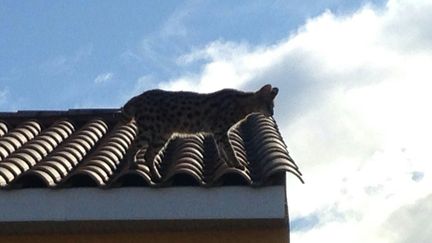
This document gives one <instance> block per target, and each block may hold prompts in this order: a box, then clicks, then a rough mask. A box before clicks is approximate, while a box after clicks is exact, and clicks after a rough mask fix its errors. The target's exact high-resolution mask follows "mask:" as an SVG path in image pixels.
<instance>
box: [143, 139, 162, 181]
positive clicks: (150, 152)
mask: <svg viewBox="0 0 432 243" xmlns="http://www.w3.org/2000/svg"><path fill="white" fill-rule="evenodd" d="M164 145H165V142H163V141H157V142H151V143H150V144H149V146H148V148H147V151H146V153H145V155H144V159H145V163H146V165H147V166H148V167H149V169H150V172H151V174H152V176H153V178H155V179H157V180H159V179H161V178H162V176H161V175H160V173H159V171H158V169H157V168H156V161H155V159H156V156H157V155H158V153H159V151H160V150H161V149H162V148H163V146H164Z"/></svg>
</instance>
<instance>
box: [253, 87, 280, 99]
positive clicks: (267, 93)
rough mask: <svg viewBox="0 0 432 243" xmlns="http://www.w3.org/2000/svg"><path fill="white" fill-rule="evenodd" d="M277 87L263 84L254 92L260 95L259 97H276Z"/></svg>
mask: <svg viewBox="0 0 432 243" xmlns="http://www.w3.org/2000/svg"><path fill="white" fill-rule="evenodd" d="M278 92H279V89H278V88H276V87H275V88H272V86H271V85H270V84H266V85H264V86H263V87H262V88H261V89H260V90H258V91H257V92H256V93H257V94H258V95H260V96H261V97H270V98H271V99H272V100H273V99H274V98H275V97H276V95H277V94H278Z"/></svg>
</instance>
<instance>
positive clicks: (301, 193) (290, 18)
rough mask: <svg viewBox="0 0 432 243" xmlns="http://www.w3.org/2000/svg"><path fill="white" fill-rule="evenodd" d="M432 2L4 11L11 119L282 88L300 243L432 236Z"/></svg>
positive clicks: (96, 5)
mask: <svg viewBox="0 0 432 243" xmlns="http://www.w3.org/2000/svg"><path fill="white" fill-rule="evenodd" d="M430 26H432V2H431V1H430V0H389V1H384V0H382V1H381V0H377V1H344V0H322V1H312V0H307V1H297V0H289V1H288V0H287V1H284V0H278V1H243V2H241V3H239V4H238V5H233V3H232V2H231V1H222V2H221V1H205V2H201V1H182V2H181V1H163V3H159V2H156V1H155V2H154V3H152V2H144V1H127V5H126V4H125V2H111V1H93V2H87V1H85V2H84V1H83V2H80V1H73V2H71V1H68V2H66V1H64V2H59V1H57V2H49V3H48V2H44V1H32V2H31V3H29V4H25V3H24V2H16V1H2V2H1V3H0V36H1V38H0V110H1V111H15V110H28V109H57V110H58V109H60V110H61V109H69V108H99V107H114V108H116V107H117V108H118V107H120V106H122V104H123V103H124V102H125V101H126V100H127V99H128V98H130V97H131V96H132V95H135V94H138V93H140V92H142V91H144V90H147V89H151V88H164V89H170V90H194V91H200V92H211V91H215V90H218V89H221V88H226V87H230V88H239V89H243V90H250V91H252V90H256V89H258V88H259V87H261V86H262V85H263V84H265V83H271V84H273V85H274V86H277V87H279V88H280V93H279V95H278V97H277V100H276V108H275V109H276V111H275V119H276V121H277V122H278V124H279V127H280V130H281V132H282V135H283V137H284V140H285V141H286V143H287V145H288V148H289V151H290V154H291V155H292V157H293V158H294V159H295V160H296V161H297V163H298V165H299V166H300V169H301V171H302V172H303V174H304V179H305V181H306V184H304V185H303V184H301V183H299V181H298V180H297V179H296V178H295V177H294V176H289V178H288V202H289V211H290V219H291V228H292V229H291V230H292V231H291V232H292V233H291V238H292V241H293V242H301V243H302V242H320V241H322V240H325V241H330V240H331V241H332V242H396V243H398V242H427V241H428V240H430V239H432V223H431V222H430V219H429V218H430V215H432V165H431V164H432V155H431V153H430V152H429V151H430V145H431V144H432V141H431V140H432V128H431V127H432V114H431V113H432V112H431V109H430V108H429V106H430V104H432V95H430V94H431V91H432V84H431V81H432V80H431V77H432V28H431V27H430Z"/></svg>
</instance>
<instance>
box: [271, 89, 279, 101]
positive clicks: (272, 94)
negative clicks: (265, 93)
mask: <svg viewBox="0 0 432 243" xmlns="http://www.w3.org/2000/svg"><path fill="white" fill-rule="evenodd" d="M278 93H279V89H278V88H276V87H274V88H273V89H272V90H271V92H270V97H271V98H272V99H274V98H275V97H276V95H277V94H278Z"/></svg>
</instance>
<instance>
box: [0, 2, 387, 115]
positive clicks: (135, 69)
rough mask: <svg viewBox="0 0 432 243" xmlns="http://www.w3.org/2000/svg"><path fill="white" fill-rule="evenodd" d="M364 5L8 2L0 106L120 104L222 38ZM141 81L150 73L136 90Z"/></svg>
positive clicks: (2, 16) (291, 26) (278, 30)
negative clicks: (181, 60) (180, 59)
mask: <svg viewBox="0 0 432 243" xmlns="http://www.w3.org/2000/svg"><path fill="white" fill-rule="evenodd" d="M363 4H364V3H363V1H340V0H333V1H318V2H316V1H254V2H249V1H244V2H241V3H240V4H237V5H234V4H232V3H231V1H223V2H222V3H221V2H220V1H203V2H201V1H163V2H158V1H154V2H151V1H128V2H127V4H125V3H124V2H118V1H92V2H88V1H70V2H67V1H56V2H47V1H32V2H31V3H25V2H16V1H2V3H1V4H0V36H2V38H0V60H2V61H1V63H0V73H1V74H0V90H2V91H3V93H5V94H4V96H6V97H5V98H3V99H7V102H6V101H3V102H0V108H1V109H2V110H17V109H67V108H80V107H119V106H121V105H122V103H123V102H124V101H125V100H126V99H127V97H129V96H130V95H131V94H135V93H137V92H139V91H141V90H145V89H148V88H154V87H157V85H158V83H160V82H163V81H168V80H170V79H173V78H176V77H178V76H181V75H183V74H185V73H190V72H195V71H197V70H199V68H200V66H201V65H200V63H194V64H193V65H178V63H177V62H176V60H177V58H178V57H179V56H181V55H183V54H186V53H189V52H191V51H193V50H195V49H197V48H202V47H203V46H205V45H206V44H208V43H211V42H213V41H215V40H220V41H231V42H242V43H248V44H250V45H269V44H274V43H276V42H278V41H279V40H281V39H284V38H287V37H288V36H289V35H290V33H294V32H295V31H296V29H297V28H298V27H299V26H300V25H301V24H303V23H304V22H305V21H306V19H307V18H309V17H313V16H316V15H318V14H320V13H322V12H323V11H324V10H326V9H330V10H331V11H333V12H336V13H349V12H352V11H354V10H355V9H357V8H359V6H361V5H363ZM374 4H377V5H380V4H382V3H381V1H375V2H374ZM98 76H99V79H97V77H98ZM140 77H147V79H146V81H145V82H142V81H141V82H140V84H139V85H138V86H137V82H138V81H137V80H138V79H139V78H140ZM137 89H140V90H137ZM53 100H55V102H53Z"/></svg>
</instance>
